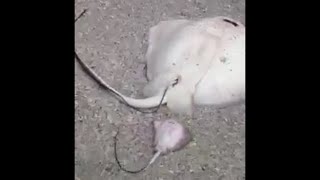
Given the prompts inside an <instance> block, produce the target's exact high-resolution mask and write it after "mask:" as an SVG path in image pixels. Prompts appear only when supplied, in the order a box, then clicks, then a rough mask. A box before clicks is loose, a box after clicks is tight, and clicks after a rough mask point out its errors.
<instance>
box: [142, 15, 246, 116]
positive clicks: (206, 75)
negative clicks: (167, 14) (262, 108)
mask: <svg viewBox="0 0 320 180" xmlns="http://www.w3.org/2000/svg"><path fill="white" fill-rule="evenodd" d="M146 60H147V77H148V79H149V80H150V83H149V84H148V85H147V86H146V87H145V90H144V94H145V96H147V97H150V96H153V95H155V94H156V93H158V91H159V89H162V88H163V87H162V84H165V83H164V82H166V81H170V80H171V81H172V79H170V77H175V76H179V83H178V85H176V86H174V87H173V88H171V89H169V90H168V97H167V103H168V106H169V108H170V104H172V105H171V107H172V108H173V109H176V110H177V111H185V110H188V108H190V105H189V104H190V103H193V104H195V105H224V104H229V103H233V102H238V101H240V100H243V99H245V27H244V25H242V24H241V23H240V22H236V21H234V20H232V19H230V18H226V17H216V18H208V19H202V20H200V21H189V20H170V21H162V22H160V23H159V24H158V25H156V26H154V27H152V28H151V29H150V32H149V46H148V50H147V54H146Z"/></svg>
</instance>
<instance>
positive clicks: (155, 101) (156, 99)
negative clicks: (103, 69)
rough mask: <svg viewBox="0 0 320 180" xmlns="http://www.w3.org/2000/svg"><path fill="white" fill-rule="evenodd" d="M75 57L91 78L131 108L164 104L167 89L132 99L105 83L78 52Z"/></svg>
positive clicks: (153, 106)
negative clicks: (147, 96) (150, 95)
mask: <svg viewBox="0 0 320 180" xmlns="http://www.w3.org/2000/svg"><path fill="white" fill-rule="evenodd" d="M75 58H76V59H77V61H78V62H79V64H80V65H81V67H82V68H83V70H84V71H85V72H86V73H87V74H88V75H90V77H91V78H93V79H94V80H95V81H96V82H97V83H99V84H100V85H101V86H102V87H103V88H105V89H106V90H108V91H110V92H112V93H114V94H115V95H116V96H117V97H119V98H120V99H121V100H122V102H124V103H125V104H127V105H129V106H130V107H132V108H142V109H146V108H158V107H159V106H160V105H162V104H165V103H166V102H167V98H166V96H165V95H166V91H167V89H163V90H161V91H160V92H159V93H158V94H157V95H155V96H153V97H149V98H145V99H134V98H130V97H127V96H125V95H123V94H121V93H120V92H118V91H117V90H115V89H114V88H113V87H111V86H110V85H109V84H107V83H106V82H105V81H104V80H103V79H102V78H101V77H100V76H99V75H98V74H97V73H96V72H94V70H92V69H91V68H90V67H89V66H88V65H87V64H86V63H84V62H83V61H82V60H81V59H80V58H79V56H78V54H77V53H76V52H75Z"/></svg>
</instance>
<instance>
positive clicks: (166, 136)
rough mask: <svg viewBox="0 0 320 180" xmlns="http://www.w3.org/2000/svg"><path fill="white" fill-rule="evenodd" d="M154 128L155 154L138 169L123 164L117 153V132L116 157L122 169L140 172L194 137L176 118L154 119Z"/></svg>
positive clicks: (183, 145)
mask: <svg viewBox="0 0 320 180" xmlns="http://www.w3.org/2000/svg"><path fill="white" fill-rule="evenodd" d="M153 128H154V142H153V146H154V148H155V149H154V152H155V153H154V155H153V157H152V159H151V160H150V161H149V163H148V164H147V165H146V166H145V167H143V168H141V169H139V170H136V171H130V170H127V169H125V168H124V167H122V166H121V164H120V162H119V160H118V155H117V135H118V133H119V131H118V132H117V134H116V135H115V137H114V153H115V159H116V162H117V163H118V165H119V167H120V169H121V170H123V171H125V172H128V173H138V172H141V171H143V170H145V169H146V168H148V167H149V166H150V165H151V164H152V163H153V162H154V161H155V160H156V159H157V158H158V157H159V156H160V155H166V154H168V153H169V152H175V151H178V150H181V149H182V148H184V147H185V146H186V145H187V144H188V143H189V142H190V141H191V139H192V136H191V133H190V131H189V130H188V129H187V128H186V127H184V126H183V125H181V124H180V123H178V122H177V121H176V120H174V119H168V120H165V121H153Z"/></svg>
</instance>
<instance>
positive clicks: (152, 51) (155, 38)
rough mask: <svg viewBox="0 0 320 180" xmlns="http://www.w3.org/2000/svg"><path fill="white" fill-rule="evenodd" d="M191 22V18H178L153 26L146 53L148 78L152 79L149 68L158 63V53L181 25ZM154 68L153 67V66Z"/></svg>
mask: <svg viewBox="0 0 320 180" xmlns="http://www.w3.org/2000/svg"><path fill="white" fill-rule="evenodd" d="M188 22H190V21H189V20H184V19H178V20H167V21H160V22H159V23H158V24H157V25H155V26H153V27H151V28H150V30H149V39H148V49H147V53H146V61H147V64H148V73H147V75H148V78H149V79H152V78H153V77H151V75H150V71H151V72H152V71H153V70H152V69H149V67H151V66H152V65H153V64H157V62H155V61H159V60H160V59H159V58H158V57H159V55H158V53H161V52H160V51H161V49H162V48H163V47H166V46H167V44H168V41H170V40H171V39H172V38H173V37H174V36H175V35H176V33H177V31H179V28H180V27H183V26H184V25H185V24H187V23H188ZM151 68H152V67H151ZM151 74H152V73H151Z"/></svg>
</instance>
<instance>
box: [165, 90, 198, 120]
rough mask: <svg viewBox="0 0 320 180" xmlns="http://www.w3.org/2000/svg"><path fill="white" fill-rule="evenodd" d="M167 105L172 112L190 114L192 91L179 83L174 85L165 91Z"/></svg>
mask: <svg viewBox="0 0 320 180" xmlns="http://www.w3.org/2000/svg"><path fill="white" fill-rule="evenodd" d="M167 107H168V108H169V109H170V110H171V111H172V112H174V113H177V114H187V115H190V116H191V115H192V113H193V96H192V92H191V91H190V90H188V89H187V88H185V87H184V86H183V85H181V84H177V85H175V86H174V87H173V88H171V89H170V90H168V92H167Z"/></svg>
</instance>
